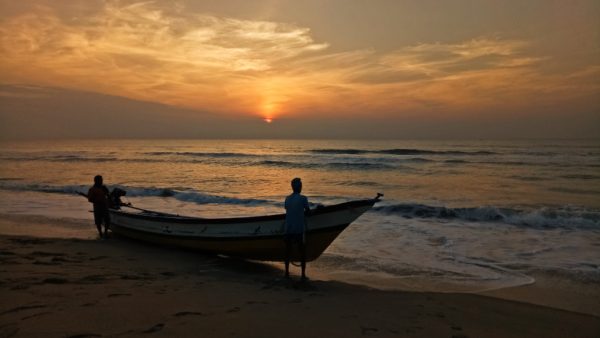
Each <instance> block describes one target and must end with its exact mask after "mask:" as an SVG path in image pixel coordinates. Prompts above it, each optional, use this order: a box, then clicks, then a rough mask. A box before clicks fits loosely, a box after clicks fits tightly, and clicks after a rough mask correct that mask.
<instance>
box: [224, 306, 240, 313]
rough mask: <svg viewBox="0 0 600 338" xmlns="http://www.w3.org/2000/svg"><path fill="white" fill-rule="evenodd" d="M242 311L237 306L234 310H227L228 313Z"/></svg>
mask: <svg viewBox="0 0 600 338" xmlns="http://www.w3.org/2000/svg"><path fill="white" fill-rule="evenodd" d="M240 310H241V309H240V308H239V307H237V306H236V307H233V308H231V309H229V310H227V313H233V312H240Z"/></svg>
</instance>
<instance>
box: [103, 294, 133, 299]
mask: <svg viewBox="0 0 600 338" xmlns="http://www.w3.org/2000/svg"><path fill="white" fill-rule="evenodd" d="M125 296H131V293H111V294H109V295H108V296H106V297H108V298H113V297H125Z"/></svg>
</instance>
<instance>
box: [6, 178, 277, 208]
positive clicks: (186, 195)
mask: <svg viewBox="0 0 600 338" xmlns="http://www.w3.org/2000/svg"><path fill="white" fill-rule="evenodd" d="M89 187H90V186H89V185H63V186H53V185H45V184H21V183H19V182H10V181H0V189H3V190H9V191H34V192H42V193H54V194H66V195H74V194H78V193H80V192H82V193H86V192H87V190H88V189H89ZM110 188H120V189H123V190H125V191H127V197H171V198H175V199H177V200H180V201H183V202H193V203H197V204H210V203H214V204H238V205H259V204H273V203H274V202H273V201H268V200H263V199H245V198H234V197H225V196H218V195H211V194H204V193H200V192H197V191H194V190H191V189H185V188H159V187H127V186H121V185H114V186H113V185H111V186H110Z"/></svg>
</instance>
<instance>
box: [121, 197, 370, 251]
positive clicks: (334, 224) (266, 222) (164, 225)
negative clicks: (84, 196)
mask: <svg viewBox="0 0 600 338" xmlns="http://www.w3.org/2000/svg"><path fill="white" fill-rule="evenodd" d="M375 202H376V200H361V201H352V202H347V203H342V204H337V205H333V206H328V207H322V208H319V209H316V210H315V211H313V212H311V215H310V216H308V217H307V218H306V220H307V231H306V260H307V261H312V260H314V259H316V258H318V257H319V256H320V255H321V254H322V253H323V251H325V249H327V247H328V246H329V245H330V244H331V242H333V240H335V238H336V237H337V236H338V235H339V234H340V233H341V232H342V231H343V230H344V229H345V228H346V227H347V226H348V225H350V223H352V222H353V221H354V220H355V219H356V218H358V217H359V216H360V215H362V214H363V213H364V212H366V211H367V210H369V209H370V208H371V207H372V206H373V204H374V203H375ZM284 221H285V215H284V214H280V215H269V216H258V217H242V218H221V219H207V218H192V217H182V216H177V215H167V214H160V213H152V212H149V213H130V212H125V211H119V210H111V230H112V231H113V232H115V233H117V234H119V235H122V236H125V237H129V238H133V239H137V240H142V241H145V242H150V243H155V244H160V245H168V246H174V247H180V248H186V249H192V250H198V251H202V252H206V253H211V254H222V255H227V256H233V257H240V258H245V259H255V260H267V261H283V260H284V259H285V242H284V240H283V230H284ZM291 258H292V260H295V261H297V260H299V259H300V254H299V252H298V249H297V247H296V246H293V250H292V256H291Z"/></svg>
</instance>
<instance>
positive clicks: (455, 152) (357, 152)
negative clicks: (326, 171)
mask: <svg viewBox="0 0 600 338" xmlns="http://www.w3.org/2000/svg"><path fill="white" fill-rule="evenodd" d="M310 152H312V153H316V154H333V155H362V154H386V155H494V154H496V153H495V152H492V151H484V150H480V151H458V150H428V149H410V148H398V149H380V150H367V149H312V150H310Z"/></svg>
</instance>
